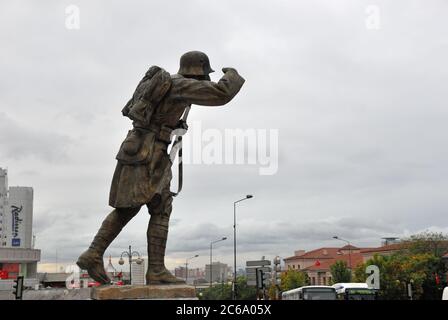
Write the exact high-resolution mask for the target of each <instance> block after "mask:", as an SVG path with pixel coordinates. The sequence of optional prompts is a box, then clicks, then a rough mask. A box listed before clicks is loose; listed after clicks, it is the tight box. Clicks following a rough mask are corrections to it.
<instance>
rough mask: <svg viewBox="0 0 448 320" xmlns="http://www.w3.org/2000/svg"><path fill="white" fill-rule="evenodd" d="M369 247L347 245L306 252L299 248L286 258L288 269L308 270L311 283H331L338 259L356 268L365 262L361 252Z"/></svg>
mask: <svg viewBox="0 0 448 320" xmlns="http://www.w3.org/2000/svg"><path fill="white" fill-rule="evenodd" d="M365 249H367V248H358V247H355V246H353V245H346V246H344V247H341V248H336V247H325V248H319V249H315V250H311V251H308V252H305V251H304V250H297V251H296V252H295V255H294V256H292V257H288V258H285V259H284V261H285V268H286V270H301V271H303V272H306V273H307V274H308V276H309V278H310V280H311V285H329V284H331V280H332V279H331V270H330V267H331V266H332V265H333V264H334V263H336V261H345V262H346V263H347V266H348V267H351V268H352V269H354V268H355V267H356V266H357V265H358V264H360V263H362V262H363V256H362V254H361V252H362V251H363V250H365Z"/></svg>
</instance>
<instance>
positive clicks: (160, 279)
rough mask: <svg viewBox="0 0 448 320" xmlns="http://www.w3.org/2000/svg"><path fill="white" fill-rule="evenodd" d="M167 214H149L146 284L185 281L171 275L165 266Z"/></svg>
mask: <svg viewBox="0 0 448 320" xmlns="http://www.w3.org/2000/svg"><path fill="white" fill-rule="evenodd" d="M168 224H169V216H167V215H165V214H154V213H153V214H151V219H150V221H149V225H148V231H147V233H146V236H147V240H148V261H149V263H148V271H147V272H146V283H147V284H180V283H185V281H183V280H181V279H178V278H176V277H175V276H173V275H172V274H171V273H170V272H169V271H168V269H167V268H166V267H165V248H166V241H167V238H168Z"/></svg>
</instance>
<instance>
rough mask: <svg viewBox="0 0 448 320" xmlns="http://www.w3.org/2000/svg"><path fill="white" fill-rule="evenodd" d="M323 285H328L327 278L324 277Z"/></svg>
mask: <svg viewBox="0 0 448 320" xmlns="http://www.w3.org/2000/svg"><path fill="white" fill-rule="evenodd" d="M322 284H323V285H324V286H325V285H326V284H327V278H326V277H322Z"/></svg>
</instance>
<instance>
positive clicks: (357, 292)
mask: <svg viewBox="0 0 448 320" xmlns="http://www.w3.org/2000/svg"><path fill="white" fill-rule="evenodd" d="M332 287H333V288H335V289H336V295H337V297H338V299H339V300H377V298H378V293H377V291H376V290H375V289H371V288H369V286H368V285H367V283H363V282H351V283H335V284H334V285H333V286H332Z"/></svg>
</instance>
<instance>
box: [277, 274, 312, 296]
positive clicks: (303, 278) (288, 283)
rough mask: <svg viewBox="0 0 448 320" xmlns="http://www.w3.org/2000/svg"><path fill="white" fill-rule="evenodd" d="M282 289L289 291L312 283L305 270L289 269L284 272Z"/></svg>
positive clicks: (281, 277)
mask: <svg viewBox="0 0 448 320" xmlns="http://www.w3.org/2000/svg"><path fill="white" fill-rule="evenodd" d="M280 279H281V286H280V287H281V290H282V291H288V290H292V289H295V288H299V287H303V286H306V285H309V284H310V279H309V277H308V275H307V274H306V273H305V272H302V271H298V270H288V271H285V272H283V273H282V275H281V276H280Z"/></svg>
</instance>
